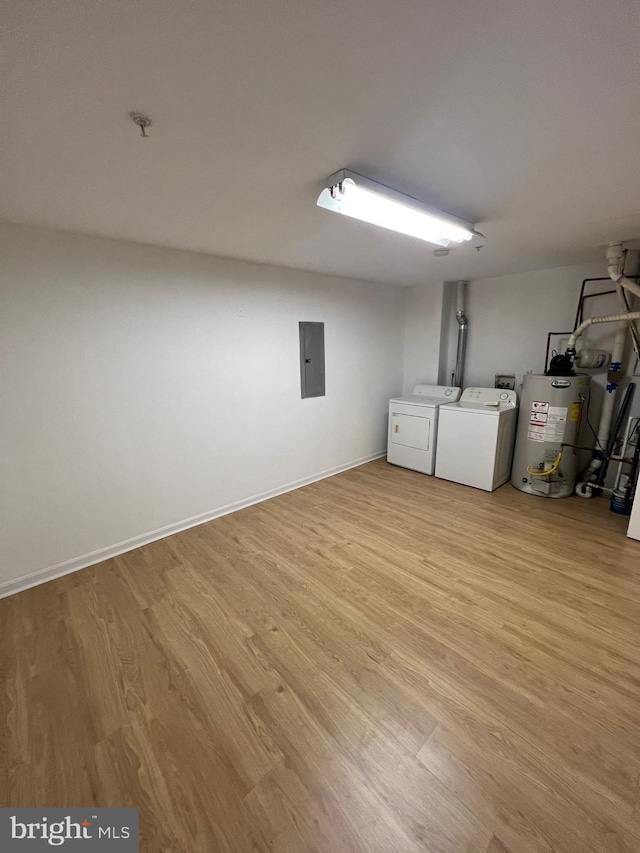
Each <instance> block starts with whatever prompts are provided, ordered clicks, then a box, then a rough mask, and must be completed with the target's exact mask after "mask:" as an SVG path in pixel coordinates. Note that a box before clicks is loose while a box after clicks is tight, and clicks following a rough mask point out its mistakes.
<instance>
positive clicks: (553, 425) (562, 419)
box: [527, 400, 568, 442]
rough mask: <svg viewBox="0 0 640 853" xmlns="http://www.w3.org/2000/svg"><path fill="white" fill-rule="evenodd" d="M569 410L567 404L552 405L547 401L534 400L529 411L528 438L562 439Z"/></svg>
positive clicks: (535, 439)
mask: <svg viewBox="0 0 640 853" xmlns="http://www.w3.org/2000/svg"><path fill="white" fill-rule="evenodd" d="M567 412H568V409H567V407H566V406H551V405H550V404H549V403H548V402H547V401H544V400H533V401H532V402H531V411H530V413H529V429H528V430H527V438H528V439H529V440H530V441H540V442H544V441H555V442H560V441H562V439H563V438H564V428H565V425H566V423H567Z"/></svg>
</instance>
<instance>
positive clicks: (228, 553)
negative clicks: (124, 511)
mask: <svg viewBox="0 0 640 853" xmlns="http://www.w3.org/2000/svg"><path fill="white" fill-rule="evenodd" d="M625 527H626V520H625V519H622V518H620V517H618V516H615V515H614V514H612V513H610V512H609V511H608V506H607V503H606V501H604V500H593V501H590V502H587V501H580V500H579V499H577V498H572V499H568V500H558V501H554V500H544V499H542V498H534V497H530V496H527V495H524V494H521V493H520V492H517V491H515V490H514V489H512V488H511V486H505V487H503V488H501V489H499V490H498V491H497V492H494V493H493V494H487V493H484V492H479V491H476V490H474V489H469V488H466V487H464V486H458V485H454V484H451V483H447V482H444V481H441V480H436V479H434V478H430V477H425V476H422V475H420V474H416V473H414V472H411V471H406V470H403V469H401V468H395V467H392V466H390V465H387V464H386V462H384V461H379V462H374V463H370V464H368V465H365V466H362V467H360V468H357V469H354V470H352V471H349V472H346V473H344V474H340V475H338V476H336V477H332V478H331V479H328V480H324V481H322V482H320V483H316V484H314V485H311V486H307V487H305V488H303V489H300V490H298V491H296V492H292V493H290V494H287V495H283V496H281V497H278V498H274V499H272V500H270V501H267V502H266V503H262V504H260V505H258V506H254V507H251V508H249V509H245V510H242V511H240V512H237V513H235V514H233V515H229V516H226V517H224V518H221V519H218V520H216V521H213V522H210V523H209V524H206V525H203V526H201V527H197V528H193V529H192V530H189V531H186V532H184V533H181V534H178V535H176V536H173V537H171V538H169V539H165V540H162V541H160V542H156V543H153V544H152V545H149V546H146V547H144V548H140V549H138V550H137V551H133V552H130V553H129V554H125V555H123V556H121V557H118V558H116V559H113V560H109V561H107V562H105V563H102V564H100V565H97V566H94V567H92V568H90V569H86V570H84V571H82V572H78V573H76V574H74V575H70V576H67V577H66V578H61V579H60V580H57V581H53V582H51V583H48V584H45V585H43V586H41V587H38V588H35V589H32V590H28V591H26V592H24V593H21V594H19V595H16V596H13V597H11V598H8V599H5V600H3V601H0V641H1V643H2V646H1V657H0V666H1V669H0V702H1V704H2V720H3V727H2V730H1V731H0V805H9V806H43V805H49V806H68V807H71V806H90V805H96V806H137V807H138V808H139V809H140V822H141V850H142V851H145V853H154V852H155V851H188V853H200V851H201V853H218V851H221V853H223V851H228V853H245V851H247V852H248V851H251V853H265V852H266V851H271V853H274V851H276V853H306V851H308V853H312V851H314V853H329V851H331V853H340V851H345V852H346V851H361V853H405V851H406V853H418V852H419V851H420V853H550V851H553V853H638V851H640V543H637V542H632V541H630V540H628V539H627V538H626V537H625V535H624V531H625Z"/></svg>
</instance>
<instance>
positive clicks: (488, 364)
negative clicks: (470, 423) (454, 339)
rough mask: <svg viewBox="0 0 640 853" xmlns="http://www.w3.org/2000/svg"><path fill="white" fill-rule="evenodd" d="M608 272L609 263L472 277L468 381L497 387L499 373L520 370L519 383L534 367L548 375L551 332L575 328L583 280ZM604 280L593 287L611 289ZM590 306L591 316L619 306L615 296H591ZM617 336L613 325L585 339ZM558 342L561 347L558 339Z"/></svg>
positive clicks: (588, 343)
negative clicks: (478, 277)
mask: <svg viewBox="0 0 640 853" xmlns="http://www.w3.org/2000/svg"><path fill="white" fill-rule="evenodd" d="M606 274H607V271H606V266H605V263H604V261H603V263H602V264H588V265H582V266H571V267H559V268H557V269H550V270H537V271H535V272H529V273H520V274H518V275H507V276H501V277H500V278H485V279H475V280H473V281H471V282H470V283H469V286H468V312H467V313H468V318H469V335H468V342H467V366H466V371H465V377H466V378H465V384H466V385H488V386H493V383H494V377H495V374H496V373H515V374H516V378H517V382H521V381H522V376H523V374H524V373H528V372H529V371H533V372H535V373H542V371H543V370H544V356H545V347H546V342H547V333H548V332H550V331H565V330H569V331H570V330H572V329H573V325H574V320H575V314H576V307H577V302H578V296H579V293H580V285H581V283H582V280H583V279H585V278H591V277H598V276H605V275H606ZM600 284H601V285H602V287H600V286H599V285H597V284H594V285H592V286H591V287H592V289H593V290H594V291H595V290H600V289H602V290H609V289H611V288H610V287H609V285H608V284H607V282H601V283H600ZM611 286H613V283H611ZM587 305H588V306H589V308H588V310H587V312H586V316H589V315H590V312H591V310H592V309H595V312H596V313H598V314H601V313H608V312H609V311H610V310H614V311H617V310H618V308H617V302H616V301H615V298H613V299H612V298H611V297H600V298H598V299H597V300H589V301H588V302H587ZM611 337H612V336H611V328H610V329H608V330H603V329H601V330H596V329H593V330H590V331H589V332H588V333H585V336H584V338H583V339H582V343H583V345H584V346H589V347H598V345H599V344H602V343H607V342H608V341H609V339H610V338H611ZM553 345H554V346H555V347H559V339H558V338H554V339H553ZM605 348H606V347H605Z"/></svg>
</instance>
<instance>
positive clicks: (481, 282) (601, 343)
mask: <svg viewBox="0 0 640 853" xmlns="http://www.w3.org/2000/svg"><path fill="white" fill-rule="evenodd" d="M606 274H607V271H606V262H605V260H604V250H603V261H602V263H599V264H582V265H576V266H569V267H558V268H555V269H547V270H536V271H534V272H528V273H520V274H516V275H508V276H501V277H498V278H487V279H475V280H472V281H470V282H469V285H468V288H467V312H466V313H467V317H468V320H469V332H468V338H467V356H466V362H465V373H464V383H463V384H464V387H468V386H470V385H480V386H490V387H492V386H493V384H494V380H495V374H496V373H513V374H515V375H516V388H517V390H520V386H521V383H522V377H523V375H524V374H525V373H527V372H530V371H532V372H535V373H541V372H542V371H543V370H544V358H545V348H546V341H547V333H548V332H550V331H564V330H571V329H573V326H574V321H575V315H576V308H577V302H578V296H579V293H580V286H581V284H582V280H583V279H585V278H595V277H601V276H606ZM612 286H613V283H609V282H607V281H603V282H599V283H598V282H593V283H590V284H588V285H587V291H586V292H587V293H589V292H596V291H598V290H609V289H611V288H612ZM455 289H456V283H455V282H449V281H447V282H444V283H443V284H439V285H437V286H428V285H423V286H419V287H413V288H409V290H408V291H407V293H406V296H405V310H406V321H405V342H404V349H405V378H404V380H405V381H404V390H405V393H407V392H408V391H409V390H410V386H411V385H412V384H414V382H417V381H420V379H421V378H423V379H425V380H428V381H430V382H431V381H433V382H435V381H436V379H438V380H439V382H440V383H441V384H449V383H450V381H451V373H452V371H453V369H454V367H455V357H456V341H457V334H458V326H457V322H456V319H455ZM618 312H619V305H618V302H617V298H616V297H615V296H606V297H598V298H597V299H593V300H588V301H587V303H586V306H585V317H589V316H593V315H598V314H599V315H602V314H608V313H618ZM440 315H441V316H442V328H441V329H440V328H439V327H438V323H439V316H440ZM614 333H615V326H614V325H610V326H599V327H593V328H592V329H589V330H588V331H587V332H586V333H585V334H584V336H583V338H582V339H581V343H580V346H584V347H589V348H595V349H605V350H608V351H611V346H612V343H613V335H614ZM567 337H568V336H567ZM565 345H566V338H564V339H559V338H553V339H552V347H555V348H556V349H558V350H559V351H562V350H563V349H564V346H565ZM626 365H627V372H628V373H629V374H631V373H632V371H633V368H634V366H635V358H633V357H632V353H631V351H630V348H629V354H628V357H627V359H626ZM592 376H593V391H592V402H591V404H590V419H591V421H592V423H594V424H596V425H597V423H598V417H599V413H600V408H601V405H602V400H603V397H604V393H605V391H604V385H605V384H606V373H604V372H597V373H596V372H592ZM633 379H634V381H636V382H638V381H640V379H639V378H638V377H633ZM639 412H640V392H639V393H638V394H637V395H636V397H635V398H634V404H633V406H632V408H631V413H632V414H638V413H639Z"/></svg>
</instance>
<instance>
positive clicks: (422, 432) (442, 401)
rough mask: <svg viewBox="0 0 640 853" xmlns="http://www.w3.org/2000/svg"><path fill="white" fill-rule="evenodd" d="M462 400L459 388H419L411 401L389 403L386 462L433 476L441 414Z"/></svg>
mask: <svg viewBox="0 0 640 853" xmlns="http://www.w3.org/2000/svg"><path fill="white" fill-rule="evenodd" d="M459 397H460V389H459V388H450V387H449V386H446V385H416V386H415V388H414V389H413V394H412V395H411V396H410V397H398V398H397V399H395V400H389V440H388V442H387V462H391V464H392V465H401V466H402V467H403V468H411V470H412V471H421V472H422V473H423V474H433V469H434V464H435V459H436V436H437V431H438V412H439V410H440V409H441V408H442V407H446V404H448V403H453V402H455V401H456V400H457V399H458V398H459Z"/></svg>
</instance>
